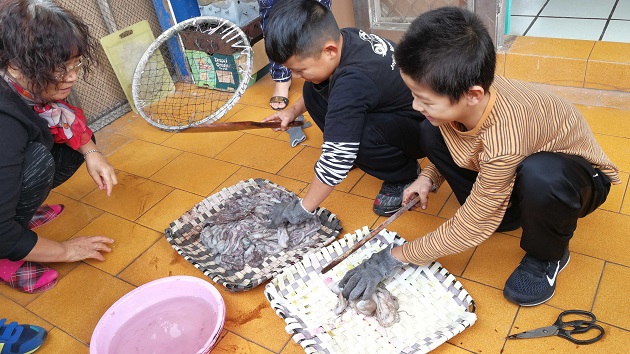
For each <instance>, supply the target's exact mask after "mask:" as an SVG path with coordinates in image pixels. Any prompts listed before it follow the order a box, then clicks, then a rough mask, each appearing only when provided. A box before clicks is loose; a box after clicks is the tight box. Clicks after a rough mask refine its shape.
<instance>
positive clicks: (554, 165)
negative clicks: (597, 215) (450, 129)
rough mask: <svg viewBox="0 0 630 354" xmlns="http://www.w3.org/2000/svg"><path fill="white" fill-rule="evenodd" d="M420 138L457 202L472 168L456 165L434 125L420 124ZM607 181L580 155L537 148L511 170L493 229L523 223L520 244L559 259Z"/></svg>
mask: <svg viewBox="0 0 630 354" xmlns="http://www.w3.org/2000/svg"><path fill="white" fill-rule="evenodd" d="M421 141H422V143H423V144H424V149H425V151H426V152H427V157H428V158H429V160H430V161H431V162H432V163H433V164H434V165H435V166H436V167H437V169H438V170H439V171H440V173H441V174H442V175H443V176H444V178H445V179H446V181H447V182H448V184H449V185H450V186H451V188H452V189H453V192H454V194H455V196H456V197H457V200H458V201H459V203H460V204H463V203H464V202H465V201H466V198H468V195H469V194H470V191H471V189H472V186H473V184H474V183H475V180H476V178H477V172H475V171H471V170H468V169H464V168H461V167H459V166H457V165H456V164H455V162H454V161H453V158H452V157H451V154H450V153H449V151H448V148H447V146H446V143H445V142H444V139H443V137H442V134H441V133H440V130H439V129H438V128H437V127H434V126H433V125H431V123H430V122H428V121H425V122H423V124H422V139H421ZM609 191H610V180H609V179H608V178H607V177H606V176H605V175H604V174H603V173H602V172H601V171H599V170H598V169H596V168H593V167H592V166H591V164H590V163H589V162H588V161H586V160H585V159H583V158H582V157H579V156H573V155H566V154H562V153H552V152H539V153H536V154H533V155H531V156H529V157H527V158H526V159H525V160H523V162H521V163H520V164H519V165H518V167H517V171H516V182H515V185H514V190H513V191H512V196H511V199H510V207H508V209H507V211H506V213H505V216H504V218H503V222H502V223H501V225H500V226H499V228H498V230H497V231H501V230H510V229H516V228H518V227H519V226H521V227H522V228H523V235H522V237H521V248H522V249H523V250H525V252H527V253H528V254H530V255H531V256H534V257H536V258H539V259H543V260H550V261H553V260H559V259H561V258H562V256H563V254H564V251H565V249H566V248H567V247H568V244H569V240H570V239H571V237H572V236H573V232H574V231H575V228H576V226H577V220H578V218H582V217H584V216H586V215H588V214H590V213H591V212H593V211H594V210H595V209H597V207H599V206H600V205H601V204H602V203H603V202H604V201H605V200H606V197H607V196H608V192H609Z"/></svg>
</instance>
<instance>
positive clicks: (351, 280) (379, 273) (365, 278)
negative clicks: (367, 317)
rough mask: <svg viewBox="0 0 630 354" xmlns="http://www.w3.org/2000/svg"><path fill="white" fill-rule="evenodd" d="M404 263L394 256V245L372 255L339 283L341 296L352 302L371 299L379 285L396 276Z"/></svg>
mask: <svg viewBox="0 0 630 354" xmlns="http://www.w3.org/2000/svg"><path fill="white" fill-rule="evenodd" d="M402 265H403V262H401V261H399V260H398V259H396V258H394V256H392V245H389V247H387V248H385V249H383V250H381V251H380V252H377V253H374V254H372V256H371V257H370V258H369V259H366V260H365V261H363V263H361V264H359V265H358V266H357V267H356V268H354V269H351V270H350V271H349V272H348V273H346V275H345V276H344V277H343V278H342V279H341V280H340V281H339V287H341V288H342V291H341V294H342V295H343V297H345V298H346V299H348V300H350V301H354V300H357V299H359V298H361V299H362V300H367V299H369V298H370V297H371V296H372V294H374V292H375V291H376V286H377V285H378V283H380V282H381V281H383V280H384V279H385V278H388V277H390V276H391V275H393V274H394V271H395V270H396V269H398V268H399V267H401V266H402Z"/></svg>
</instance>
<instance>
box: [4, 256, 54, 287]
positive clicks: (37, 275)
mask: <svg viewBox="0 0 630 354" xmlns="http://www.w3.org/2000/svg"><path fill="white" fill-rule="evenodd" d="M57 277H59V273H58V272H57V271H56V270H54V269H52V268H50V267H48V266H45V265H43V264H39V263H36V262H30V261H16V262H13V261H10V260H8V259H0V283H5V284H7V285H8V286H10V287H12V288H14V289H16V290H19V291H23V292H25V293H29V294H33V293H39V292H43V291H46V290H49V289H51V288H52V287H54V286H55V285H57Z"/></svg>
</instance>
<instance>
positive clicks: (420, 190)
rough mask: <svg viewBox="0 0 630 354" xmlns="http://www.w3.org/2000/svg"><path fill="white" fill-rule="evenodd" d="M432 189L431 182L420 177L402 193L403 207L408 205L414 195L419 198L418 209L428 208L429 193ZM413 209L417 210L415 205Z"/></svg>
mask: <svg viewBox="0 0 630 354" xmlns="http://www.w3.org/2000/svg"><path fill="white" fill-rule="evenodd" d="M432 189H433V182H432V181H431V180H430V179H429V178H428V177H425V176H420V177H418V179H416V180H415V181H414V182H413V183H412V184H410V185H409V187H407V188H406V189H405V190H404V191H403V201H402V203H403V205H405V204H407V203H409V202H410V201H411V200H412V199H413V198H414V197H415V196H416V195H419V196H420V202H419V203H418V204H419V205H420V208H422V209H423V210H424V209H426V208H427V207H428V206H429V192H431V190H432ZM418 204H416V206H415V207H414V208H417V205H418Z"/></svg>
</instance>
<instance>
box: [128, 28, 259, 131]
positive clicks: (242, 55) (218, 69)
mask: <svg viewBox="0 0 630 354" xmlns="http://www.w3.org/2000/svg"><path fill="white" fill-rule="evenodd" d="M251 66H252V52H251V47H250V46H249V41H248V39H247V36H246V35H245V34H244V32H243V31H242V30H241V29H240V28H238V27H237V26H235V25H234V24H232V23H231V22H229V21H226V20H223V19H219V18H213V17H199V18H196V19H192V20H188V21H184V22H181V23H180V24H178V25H177V26H175V27H173V28H171V29H169V30H168V31H166V32H165V33H164V34H163V35H162V36H160V38H158V39H157V40H156V41H155V42H154V43H153V45H151V47H149V49H148V50H147V52H146V53H145V56H144V57H143V58H142V59H141V60H140V63H139V64H138V70H137V71H136V74H135V75H134V82H133V97H134V103H135V104H136V108H137V109H138V113H139V114H140V115H142V116H143V117H144V118H145V119H147V121H148V122H149V123H151V124H153V125H154V126H156V127H158V128H161V129H164V130H179V129H183V128H188V127H190V126H194V125H199V124H201V123H212V122H214V121H215V120H217V119H219V118H220V117H222V116H223V115H224V114H225V113H226V112H227V111H228V110H229V109H230V108H231V107H232V106H233V105H234V104H235V103H236V101H237V100H238V98H239V97H240V95H242V93H243V92H244V90H245V89H246V88H247V86H248V84H249V83H250V82H249V81H250V79H251Z"/></svg>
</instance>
